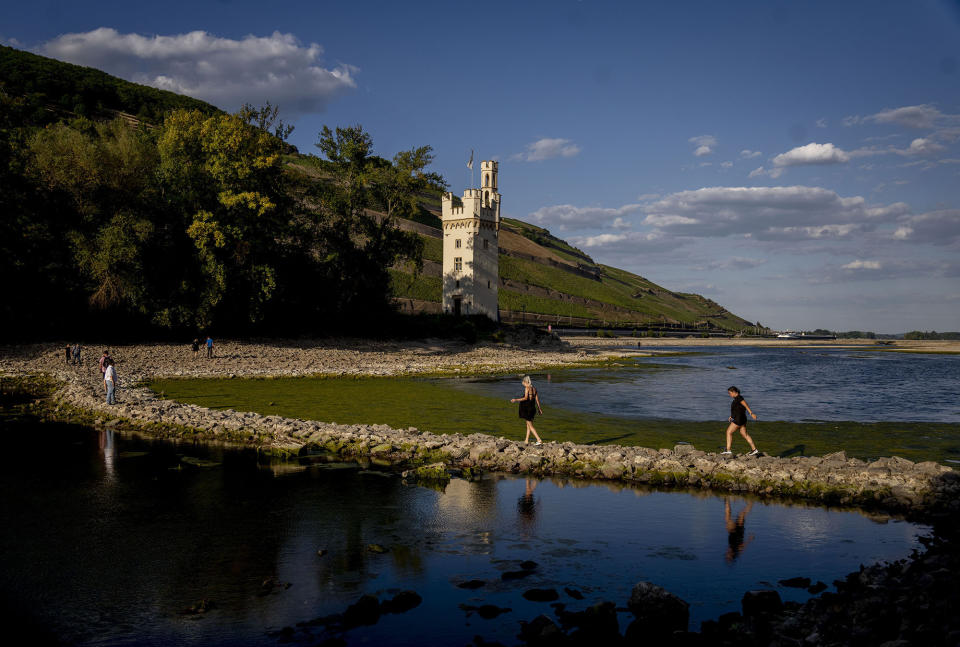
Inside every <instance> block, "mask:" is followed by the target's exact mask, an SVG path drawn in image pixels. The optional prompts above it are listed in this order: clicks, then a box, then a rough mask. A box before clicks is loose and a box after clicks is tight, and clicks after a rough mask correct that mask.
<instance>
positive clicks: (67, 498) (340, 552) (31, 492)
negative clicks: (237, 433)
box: [0, 360, 926, 645]
mask: <svg viewBox="0 0 960 647" xmlns="http://www.w3.org/2000/svg"><path fill="white" fill-rule="evenodd" d="M687 361H690V360H687ZM4 430H5V440H6V441H7V451H8V453H9V454H10V455H11V456H20V457H30V458H18V459H16V460H12V461H8V465H7V466H6V467H5V469H4V470H2V471H0V486H2V491H3V493H4V496H3V497H2V503H0V505H2V508H0V514H2V517H0V518H2V520H3V523H2V527H0V555H2V567H0V594H2V598H0V607H2V609H3V611H2V613H3V616H4V619H5V620H6V621H7V624H6V626H7V627H12V626H17V627H24V628H26V629H27V630H28V631H30V632H32V639H31V640H29V641H28V643H29V644H84V645H200V644H203V645H236V644H245V645H276V644H278V638H277V637H276V634H275V632H277V631H279V630H281V629H282V628H283V627H285V626H296V624H297V623H301V622H307V621H310V620H312V619H314V618H318V617H320V616H325V615H327V614H333V613H339V612H342V611H343V610H344V609H345V608H346V607H347V606H348V605H350V604H351V603H353V602H355V601H356V600H357V599H358V598H359V596H360V595H361V594H364V593H367V594H373V595H376V596H378V597H379V598H380V599H385V598H389V597H391V596H392V595H394V594H395V593H396V592H397V591H399V590H404V589H409V590H414V591H416V592H417V593H418V594H419V595H421V596H422V598H423V602H422V604H420V605H419V606H418V607H416V608H415V609H413V610H411V611H409V612H407V613H404V614H396V615H387V616H384V617H383V618H382V619H381V620H380V621H379V622H378V623H377V624H375V625H373V626H369V627H361V628H357V629H354V630H351V631H350V632H348V633H347V634H345V635H344V638H346V640H347V642H348V643H349V644H394V645H423V644H461V645H462V644H466V643H468V642H470V641H471V640H472V638H473V636H475V635H481V636H483V637H484V638H485V639H487V640H500V641H502V642H504V643H506V644H514V643H516V642H517V640H516V639H515V636H516V634H517V632H518V630H519V621H520V620H530V619H532V618H533V617H535V616H537V615H539V614H541V613H546V614H548V615H553V613H554V609H553V608H552V607H551V606H550V605H549V604H547V603H542V602H541V603H537V602H530V601H527V600H525V599H524V598H523V597H522V593H523V592H524V591H526V590H528V589H530V588H555V589H557V590H558V592H559V596H560V597H559V600H558V601H559V602H561V603H564V604H566V605H567V608H568V609H569V610H580V609H583V608H585V607H586V606H587V605H589V604H592V603H594V602H597V601H599V600H612V601H615V602H616V603H617V604H618V605H619V606H623V605H624V604H625V602H626V599H627V598H628V596H629V592H630V589H631V588H632V586H633V584H635V583H636V582H637V581H640V580H649V581H652V582H654V583H656V584H658V585H661V586H663V587H665V588H666V589H668V590H670V591H671V592H673V593H675V594H677V595H679V596H680V597H682V598H684V599H686V600H688V601H689V602H690V604H691V607H690V611H691V627H692V628H694V629H696V628H697V627H698V626H699V624H700V622H701V621H703V620H705V619H708V618H715V617H717V616H718V615H719V614H721V613H725V612H728V611H733V610H738V609H739V601H740V598H741V597H742V595H743V593H744V592H745V591H746V590H749V589H755V588H776V589H777V590H778V591H779V592H780V594H781V596H783V597H784V598H785V599H793V600H803V599H806V598H807V597H809V594H808V593H806V592H805V591H804V590H802V589H792V588H786V587H783V586H779V585H778V584H777V581H778V580H780V579H784V578H790V577H796V576H805V577H809V578H811V579H812V580H814V581H816V580H822V581H824V582H826V583H828V584H831V583H832V582H833V580H834V579H836V578H840V577H843V576H844V575H845V574H846V573H848V572H850V571H853V570H856V569H857V568H858V566H859V565H860V564H862V563H871V562H874V561H877V560H892V559H898V558H902V557H905V556H906V555H907V554H909V552H910V551H911V550H912V549H914V548H916V547H917V546H918V542H917V536H918V534H922V533H923V532H925V531H926V529H925V528H924V527H922V526H917V525H914V524H911V523H907V522H904V521H900V520H896V519H892V518H889V517H886V516H883V515H878V516H867V515H865V514H863V513H860V512H855V511H842V510H828V509H824V508H816V507H807V506H803V505H788V504H784V503H770V502H764V501H759V500H752V499H745V498H742V497H718V496H712V495H705V494H702V493H686V492H678V491H673V492H670V491H656V490H653V489H642V488H625V487H619V486H610V485H601V484H588V483H583V482H567V481H554V480H544V481H537V480H533V479H524V478H512V477H502V476H497V475H487V476H486V477H485V478H483V479H482V480H480V481H478V482H465V481H461V480H454V481H453V482H451V483H450V484H449V485H448V486H447V487H446V488H445V489H444V490H443V491H440V490H435V489H429V488H425V487H416V486H405V485H403V484H401V482H400V479H399V478H397V477H396V475H393V474H390V473H388V472H383V471H377V470H376V469H363V468H362V467H361V466H358V465H350V464H347V465H343V464H326V463H312V464H300V463H278V464H274V465H263V464H259V463H258V461H257V460H256V457H255V456H254V455H253V454H252V453H250V452H243V451H235V450H224V449H218V448H205V447H202V446H184V445H181V446H175V445H172V444H169V443H165V442H160V441H147V440H143V439H137V438H134V437H129V436H124V435H120V434H118V433H114V432H112V431H102V430H101V431H97V430H92V429H87V428H82V427H72V426H55V425H43V426H39V425H37V424H34V423H15V424H14V423H11V424H7V425H5V426H4ZM38 448H40V450H39V453H38ZM374 543H375V544H380V545H382V546H384V547H385V548H387V549H388V552H386V553H383V554H377V553H373V552H370V551H369V550H368V545H369V544H374ZM318 549H323V550H325V551H327V553H326V554H325V555H323V556H319V555H318V553H317V551H318ZM525 560H533V561H534V562H536V563H537V566H536V567H535V568H534V569H533V570H532V574H531V575H529V576H528V577H525V578H523V579H517V580H504V579H503V574H504V573H505V572H517V571H521V570H522V568H521V566H520V563H521V562H523V561H525ZM528 566H529V565H528ZM469 580H481V581H482V582H483V584H482V585H481V586H480V588H477V589H474V590H467V589H463V588H459V587H458V586H457V584H459V583H462V582H464V581H469ZM565 588H570V589H572V590H576V591H579V592H582V594H583V596H584V599H583V600H582V601H581V600H576V599H574V598H573V597H571V596H570V595H569V594H568V593H566V592H565V591H564V589H565ZM200 600H209V601H212V602H213V603H214V604H215V607H214V608H213V609H212V610H210V611H209V612H207V613H205V614H202V615H190V614H184V613H183V611H184V610H185V609H187V608H189V607H191V606H192V605H195V604H196V603H197V602H199V601H200ZM483 604H490V605H496V606H498V607H501V608H509V609H511V611H509V612H506V613H504V614H503V615H500V616H499V618H497V619H496V620H484V619H482V618H481V617H480V616H479V615H478V614H477V613H475V612H473V611H470V610H469V607H479V606H480V605H483ZM461 605H464V606H466V607H467V609H464V608H463V607H462V606H461ZM628 621H629V617H628V615H627V614H621V615H620V627H621V631H622V630H624V629H625V627H626V624H627V622H628ZM307 629H308V630H309V631H310V632H311V633H312V636H313V639H314V640H315V639H317V638H318V637H321V636H322V635H323V634H322V628H321V627H319V626H313V627H309V628H307ZM297 631H298V632H301V631H303V629H300V628H298V629H297ZM271 634H272V635H271ZM298 635H301V636H302V635H303V634H298ZM25 644H26V643H25Z"/></svg>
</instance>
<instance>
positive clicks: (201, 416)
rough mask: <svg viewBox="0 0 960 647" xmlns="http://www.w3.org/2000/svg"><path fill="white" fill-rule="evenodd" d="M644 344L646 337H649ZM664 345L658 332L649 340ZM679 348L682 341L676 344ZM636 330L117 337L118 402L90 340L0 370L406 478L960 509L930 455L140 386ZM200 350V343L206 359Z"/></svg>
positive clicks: (149, 422)
mask: <svg viewBox="0 0 960 647" xmlns="http://www.w3.org/2000/svg"><path fill="white" fill-rule="evenodd" d="M644 341H645V342H646V341H647V340H644ZM656 341H660V340H656ZM671 343H673V344H676V340H671ZM628 345H629V346H633V345H634V343H633V340H621V341H619V343H611V340H598V339H595V338H575V337H574V338H569V339H567V340H566V341H565V342H564V343H558V342H555V341H550V340H547V341H546V342H545V343H543V344H541V345H536V344H534V345H526V346H510V345H504V344H478V345H467V344H459V343H453V342H444V341H430V340H428V341H425V342H417V343H414V342H406V343H390V342H383V343H380V342H364V341H356V340H327V341H312V342H310V341H300V342H286V343H284V342H263V343H256V342H238V341H225V342H219V343H217V344H216V346H215V354H216V357H214V358H213V359H207V358H206V357H202V356H201V357H194V356H193V353H192V352H191V351H190V350H189V348H188V347H186V346H185V345H173V344H150V345H146V344H139V345H127V346H114V347H112V348H111V349H110V350H111V353H112V356H113V357H114V359H115V360H116V362H117V367H118V373H119V379H120V389H119V391H118V393H119V400H120V403H119V404H118V405H115V406H109V405H107V404H105V402H104V398H103V387H102V383H101V381H100V372H99V370H98V368H97V364H96V360H97V358H98V357H99V351H100V350H101V349H99V348H93V347H91V348H89V349H87V352H86V358H85V359H86V362H85V364H84V365H83V366H79V367H76V366H71V365H66V364H65V363H64V360H63V355H62V353H63V350H62V348H63V346H62V345H61V346H57V345H55V344H46V345H33V346H20V347H5V348H2V349H0V375H9V376H15V375H36V374H44V375H48V376H50V377H52V378H53V379H54V380H56V382H57V384H58V385H59V386H58V388H57V389H56V392H55V394H54V396H53V401H54V403H53V405H52V406H53V411H54V412H55V415H59V416H61V417H66V418H71V419H77V417H78V416H80V418H82V419H85V420H86V421H88V422H91V423H93V424H99V425H109V426H112V427H115V428H117V429H126V430H131V431H134V430H136V431H140V432H145V433H149V434H152V435H155V436H161V437H170V438H180V439H187V440H194V441H208V442H226V443H235V444H243V445H248V446H256V447H258V448H259V449H261V450H262V451H265V452H269V453H273V454H278V455H296V454H306V453H316V452H324V453H329V454H334V455H336V456H339V457H341V458H343V459H344V460H354V459H357V458H370V459H376V460H378V461H380V462H382V463H385V464H387V463H389V464H392V465H395V466H396V467H398V468H400V469H404V470H405V471H404V474H405V476H406V477H407V478H409V479H440V480H444V479H447V478H450V477H451V475H456V474H467V475H469V474H473V473H477V472H482V471H500V472H510V473H523V474H530V475H535V476H569V477H575V478H590V479H602V480H618V481H624V482H627V483H642V484H649V485H672V486H679V487H692V488H702V489H712V490H720V491H740V492H752V493H755V494H758V495H760V496H788V497H800V498H804V499H811V500H815V501H821V502H824V503H829V504H838V505H859V506H865V507H877V508H882V509H885V510H889V511H892V512H900V513H908V514H917V515H921V516H926V515H929V514H944V513H949V512H954V513H955V512H957V511H960V497H958V494H960V473H958V472H956V471H955V470H953V469H951V468H949V467H946V466H944V465H941V464H939V463H936V462H932V461H928V462H921V463H913V462H911V461H909V460H906V459H903V458H899V457H896V456H893V457H887V458H880V459H877V460H874V461H871V462H865V461H862V460H859V459H856V458H850V457H848V456H846V454H845V453H844V452H842V451H840V452H836V453H833V454H829V455H827V456H819V457H815V456H793V457H788V458H778V457H773V456H764V455H760V456H737V457H730V456H722V455H720V454H717V453H713V452H705V451H701V450H698V449H697V448H695V447H694V446H692V445H677V446H675V447H669V448H645V447H623V446H617V445H577V444H574V443H570V442H567V443H556V442H547V443H545V444H544V445H542V446H535V445H527V444H524V443H521V442H517V441H514V440H510V439H507V438H503V437H495V436H491V435H488V434H483V433H474V434H444V435H440V434H434V433H431V432H430V431H429V430H421V429H416V428H412V427H411V428H408V429H394V428H391V427H388V426H386V425H342V424H336V423H335V422H326V421H316V420H300V419H294V418H286V417H282V416H274V415H261V414H257V413H252V412H242V411H234V410H214V409H208V408H204V407H200V406H197V405H192V404H183V403H179V402H175V401H171V400H165V399H163V398H161V397H158V396H157V395H156V394H155V393H154V392H153V391H151V390H150V389H148V388H147V387H145V386H142V385H141V384H142V383H143V382H144V381H146V380H147V379H149V378H154V377H221V378H227V379H229V378H240V377H259V378H271V377H293V376H306V375H312V376H331V377H336V376H340V377H351V376H352V377H358V378H359V377H386V376H399V375H474V374H483V373H496V372H499V373H506V372H523V371H527V370H533V369H536V368H542V367H546V366H561V365H577V364H589V363H597V362H604V361H607V362H609V361H616V360H617V359H618V358H623V357H626V356H636V355H638V354H640V355H646V354H655V353H657V352H659V351H658V350H657V349H656V348H655V346H656V345H657V344H650V346H653V347H652V348H647V347H646V345H645V346H644V347H642V348H639V349H630V348H629V347H628ZM202 354H203V351H201V355H202Z"/></svg>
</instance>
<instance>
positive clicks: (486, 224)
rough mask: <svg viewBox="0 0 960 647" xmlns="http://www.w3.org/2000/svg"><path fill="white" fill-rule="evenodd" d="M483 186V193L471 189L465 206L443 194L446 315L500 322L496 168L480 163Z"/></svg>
mask: <svg viewBox="0 0 960 647" xmlns="http://www.w3.org/2000/svg"><path fill="white" fill-rule="evenodd" d="M480 182H481V184H482V185H483V186H482V187H481V188H479V189H466V190H465V191H464V192H463V198H462V200H460V201H457V200H456V199H455V198H454V197H453V193H450V192H448V193H444V194H443V200H442V201H441V203H442V206H443V213H442V216H441V219H442V220H443V311H444V312H449V313H451V314H457V315H460V314H464V315H472V314H485V315H487V316H488V317H490V318H491V319H493V320H494V321H497V320H498V319H499V310H498V309H497V281H498V280H499V271H498V263H499V258H498V255H499V253H500V249H499V245H498V242H497V241H498V233H499V231H500V193H499V192H498V190H497V162H481V163H480Z"/></svg>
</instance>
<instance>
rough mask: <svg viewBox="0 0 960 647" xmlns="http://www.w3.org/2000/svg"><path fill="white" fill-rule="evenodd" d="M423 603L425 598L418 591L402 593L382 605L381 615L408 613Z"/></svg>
mask: <svg viewBox="0 0 960 647" xmlns="http://www.w3.org/2000/svg"><path fill="white" fill-rule="evenodd" d="M421 602H423V598H422V597H420V595H419V594H418V593H417V592H416V591H400V592H399V593H397V594H396V595H395V596H393V598H391V599H389V600H384V601H383V602H381V603H380V612H381V613H406V612H407V611H409V610H410V609H415V608H416V607H418V606H420V603H421Z"/></svg>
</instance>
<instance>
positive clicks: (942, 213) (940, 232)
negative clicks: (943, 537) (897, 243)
mask: <svg viewBox="0 0 960 647" xmlns="http://www.w3.org/2000/svg"><path fill="white" fill-rule="evenodd" d="M899 222H900V223H901V224H900V227H899V228H898V229H897V230H896V231H895V232H894V233H893V238H894V239H895V240H909V241H912V242H920V243H930V244H933V245H947V246H960V209H941V210H939V211H929V212H927V213H921V214H918V215H915V216H913V215H905V216H902V217H901V218H899Z"/></svg>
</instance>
